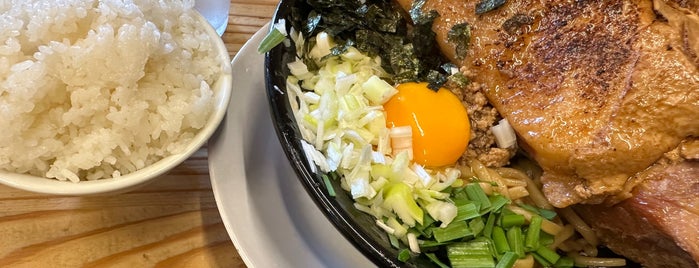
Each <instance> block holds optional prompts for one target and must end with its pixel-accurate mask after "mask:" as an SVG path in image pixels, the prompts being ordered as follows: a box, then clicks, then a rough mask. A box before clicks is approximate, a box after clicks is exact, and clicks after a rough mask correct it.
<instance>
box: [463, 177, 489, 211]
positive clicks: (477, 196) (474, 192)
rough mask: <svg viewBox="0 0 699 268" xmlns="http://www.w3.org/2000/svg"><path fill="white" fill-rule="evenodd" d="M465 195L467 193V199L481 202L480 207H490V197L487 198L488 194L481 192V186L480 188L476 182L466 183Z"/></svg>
mask: <svg viewBox="0 0 699 268" xmlns="http://www.w3.org/2000/svg"><path fill="white" fill-rule="evenodd" d="M466 195H468V199H471V200H472V201H474V202H477V203H479V204H481V209H488V208H490V206H491V204H490V199H488V195H486V194H485V192H483V188H481V186H480V185H478V183H469V184H467V185H466Z"/></svg>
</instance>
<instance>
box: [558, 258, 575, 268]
mask: <svg viewBox="0 0 699 268" xmlns="http://www.w3.org/2000/svg"><path fill="white" fill-rule="evenodd" d="M553 266H554V267H559V268H571V267H574V266H575V261H574V260H573V258H571V257H568V256H565V257H561V258H560V259H558V261H557V262H556V263H555V264H554V265H553Z"/></svg>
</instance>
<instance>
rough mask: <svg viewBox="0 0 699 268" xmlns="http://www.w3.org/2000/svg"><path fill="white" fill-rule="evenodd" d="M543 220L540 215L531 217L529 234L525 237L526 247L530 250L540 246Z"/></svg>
mask: <svg viewBox="0 0 699 268" xmlns="http://www.w3.org/2000/svg"><path fill="white" fill-rule="evenodd" d="M542 220H543V219H542V218H541V216H539V215H534V216H532V218H531V221H530V223H529V228H528V229H527V234H526V236H525V237H524V248H525V249H526V250H528V251H532V250H534V249H536V248H538V247H539V237H540V233H541V221H542Z"/></svg>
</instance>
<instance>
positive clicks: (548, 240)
mask: <svg viewBox="0 0 699 268" xmlns="http://www.w3.org/2000/svg"><path fill="white" fill-rule="evenodd" d="M553 239H554V236H553V235H552V234H549V233H546V232H539V245H540V246H549V245H551V244H553Z"/></svg>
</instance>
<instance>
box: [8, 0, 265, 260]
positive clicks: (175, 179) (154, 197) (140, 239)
mask: <svg viewBox="0 0 699 268" xmlns="http://www.w3.org/2000/svg"><path fill="white" fill-rule="evenodd" d="M276 4H277V1H276V0H255V1H253V0H231V9H230V19H229V23H228V28H227V29H226V32H225V34H224V35H223V40H224V42H225V43H226V46H227V48H228V51H229V52H230V54H231V56H234V55H235V54H236V53H237V52H238V50H239V49H240V48H241V46H242V45H243V44H244V43H245V42H246V41H247V40H248V39H249V38H250V37H252V35H253V34H254V33H255V32H256V31H257V30H258V29H260V27H262V26H263V25H264V24H265V23H267V22H268V21H269V20H270V17H271V16H272V14H273V12H274V9H275V7H276ZM231 58H232V57H231ZM107 266H109V267H130V268H133V267H153V266H157V267H245V264H244V263H243V261H242V259H241V258H240V256H239V255H238V253H237V251H236V249H235V247H234V246H233V243H232V242H231V240H230V238H229V237H228V234H227V233H226V230H225V228H224V226H223V223H222V221H221V217H220V216H219V214H218V210H217V208H216V201H215V200H214V195H213V192H212V190H211V183H210V181H209V170H208V162H207V149H206V147H204V148H202V149H200V150H199V151H198V152H197V153H196V154H195V155H194V156H193V157H191V158H190V159H188V160H187V161H186V162H184V163H183V164H182V165H180V166H178V167H176V168H175V169H174V170H172V171H171V172H169V173H168V174H166V175H164V176H161V177H160V178H158V179H157V180H156V181H155V182H153V183H151V184H148V185H146V186H144V187H142V188H139V189H137V190H134V191H132V192H129V193H124V194H120V195H111V196H94V197H64V196H50V195H43V194H35V193H30V192H25V191H22V190H16V189H13V188H9V187H7V186H0V267H107Z"/></svg>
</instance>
